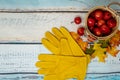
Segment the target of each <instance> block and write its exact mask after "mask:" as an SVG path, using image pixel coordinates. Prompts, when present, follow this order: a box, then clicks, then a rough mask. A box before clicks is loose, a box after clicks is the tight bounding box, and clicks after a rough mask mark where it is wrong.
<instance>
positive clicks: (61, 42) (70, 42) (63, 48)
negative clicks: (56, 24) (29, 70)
mask: <svg viewBox="0 0 120 80" xmlns="http://www.w3.org/2000/svg"><path fill="white" fill-rule="evenodd" d="M52 32H53V34H52V33H50V32H46V35H45V36H46V38H43V39H42V43H43V45H44V46H45V47H46V48H47V49H49V50H50V51H51V52H52V53H53V54H54V55H52V56H55V57H56V58H55V59H54V58H53V57H51V58H53V60H55V61H56V62H55V63H54V62H51V61H49V60H48V62H47V63H48V64H47V65H46V64H44V63H42V62H41V61H38V62H37V63H36V66H37V67H39V68H41V69H40V70H39V71H38V73H40V74H41V73H43V74H46V72H47V74H46V76H45V78H44V80H65V79H66V78H78V79H79V80H84V77H85V73H86V69H87V65H88V63H89V61H90V58H89V56H86V55H85V54H84V52H83V51H82V49H81V48H80V47H79V45H78V44H77V43H76V42H75V40H74V39H73V38H72V36H71V35H70V33H69V32H68V30H67V29H65V28H64V27H61V28H60V30H59V29H57V28H53V29H52ZM39 56H41V54H40V55H39ZM44 56H46V57H47V56H48V55H44ZM75 56H76V57H75ZM61 57H62V58H61ZM67 57H70V58H71V57H72V58H73V57H74V58H79V60H78V59H70V58H69V59H70V60H71V62H70V61H67V60H66V59H65V58H67ZM43 58H45V57H43ZM81 58H85V60H81ZM45 59H47V58H45ZM48 59H49V57H48ZM39 60H41V59H40V58H39ZM72 60H73V61H72ZM80 60H81V61H80ZM76 62H78V63H76ZM83 62H84V64H85V65H83V66H82V67H83V68H84V69H82V67H81V66H80V65H81V64H83ZM73 63H76V64H78V65H76V66H74V65H73ZM63 65H64V66H63ZM42 66H44V67H42ZM51 66H52V68H51ZM68 66H69V68H68ZM46 67H47V69H46ZM48 67H49V68H48ZM44 68H45V69H44ZM78 68H79V69H78ZM65 70H66V71H65ZM52 72H55V73H52ZM58 76H59V77H58ZM63 76H65V77H63ZM64 78H65V79H64Z"/></svg>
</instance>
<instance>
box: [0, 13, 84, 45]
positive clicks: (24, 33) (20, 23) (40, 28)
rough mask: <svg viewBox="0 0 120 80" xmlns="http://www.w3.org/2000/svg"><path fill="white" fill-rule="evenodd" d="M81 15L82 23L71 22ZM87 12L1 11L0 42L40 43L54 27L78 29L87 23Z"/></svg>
mask: <svg viewBox="0 0 120 80" xmlns="http://www.w3.org/2000/svg"><path fill="white" fill-rule="evenodd" d="M76 16H80V17H81V18H82V23H81V24H80V25H76V24H74V23H71V22H72V21H73V20H74V17H76ZM85 16H86V13H81V12H80V13H79V12H71V13H69V12H65V13H63V12H58V13H56V12H53V13H51V12H50V13H49V12H40V13H0V42H1V43H4V42H14V43H15V42H28V43H30V42H32V43H40V40H41V38H42V37H43V36H44V33H45V32H46V31H50V30H51V28H52V27H60V26H65V27H66V28H68V29H69V30H70V31H77V28H78V27H79V26H84V25H85Z"/></svg>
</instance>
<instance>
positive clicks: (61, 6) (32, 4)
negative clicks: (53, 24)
mask: <svg viewBox="0 0 120 80" xmlns="http://www.w3.org/2000/svg"><path fill="white" fill-rule="evenodd" d="M111 2H120V1H119V0H105V1H104V0H99V1H98V0H49V1H48V0H35V1H34V0H29V1H27V0H26V1H25V0H19V1H16V0H10V1H8V0H1V1H0V8H1V9H27V10H30V9H32V10H33V9H36V10H43V11H46V10H47V11H51V10H57V11H58V10H65V11H66V10H78V11H79V10H89V9H90V8H91V7H94V6H99V5H108V4H109V3H111ZM113 8H115V9H118V10H120V7H119V6H113Z"/></svg>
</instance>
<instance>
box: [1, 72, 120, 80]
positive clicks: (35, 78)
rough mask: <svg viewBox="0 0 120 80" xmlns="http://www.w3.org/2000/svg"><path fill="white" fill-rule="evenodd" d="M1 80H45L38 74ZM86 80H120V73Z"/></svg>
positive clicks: (10, 76)
mask: <svg viewBox="0 0 120 80" xmlns="http://www.w3.org/2000/svg"><path fill="white" fill-rule="evenodd" d="M0 80H43V76H42V75H38V74H6V75H0ZM70 80H76V79H70ZM85 80H120V73H113V74H87V76H86V78H85Z"/></svg>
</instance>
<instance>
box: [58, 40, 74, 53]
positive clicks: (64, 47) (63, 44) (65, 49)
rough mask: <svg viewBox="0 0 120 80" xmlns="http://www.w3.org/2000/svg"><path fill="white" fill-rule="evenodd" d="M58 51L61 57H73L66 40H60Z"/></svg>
mask: <svg viewBox="0 0 120 80" xmlns="http://www.w3.org/2000/svg"><path fill="white" fill-rule="evenodd" d="M60 51H61V55H73V54H72V51H71V50H70V47H69V44H68V41H67V39H64V38H62V39H61V40H60Z"/></svg>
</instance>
